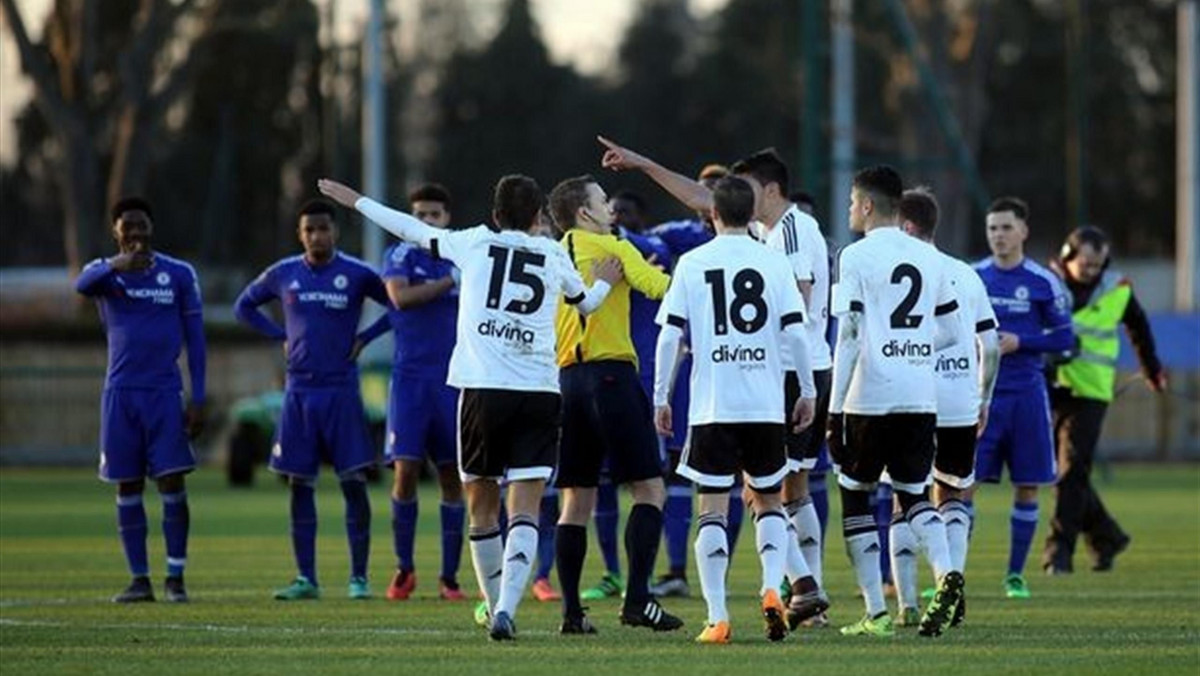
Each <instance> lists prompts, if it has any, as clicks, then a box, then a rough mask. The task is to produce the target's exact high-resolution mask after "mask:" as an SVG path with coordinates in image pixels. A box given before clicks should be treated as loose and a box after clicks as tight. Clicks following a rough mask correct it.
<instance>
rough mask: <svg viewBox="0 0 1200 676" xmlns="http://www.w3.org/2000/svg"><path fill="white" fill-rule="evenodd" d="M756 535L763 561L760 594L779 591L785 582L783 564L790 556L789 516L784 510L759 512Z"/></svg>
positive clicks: (755, 529) (756, 516) (755, 527)
mask: <svg viewBox="0 0 1200 676" xmlns="http://www.w3.org/2000/svg"><path fill="white" fill-rule="evenodd" d="M754 536H755V543H756V544H757V546H758V558H759V560H760V561H762V574H763V578H762V587H761V588H760V589H759V591H758V593H759V596H762V595H763V594H765V593H767V591H768V590H771V589H774V590H775V591H776V593H778V591H779V583H781V582H783V566H784V562H785V561H786V560H787V558H788V549H789V543H788V540H789V539H790V540H792V541H793V542H794V541H795V538H789V537H788V528H787V517H785V516H784V515H783V512H781V511H778V510H771V511H769V512H763V513H762V514H757V515H755V517H754Z"/></svg>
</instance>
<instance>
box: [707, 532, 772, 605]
mask: <svg viewBox="0 0 1200 676" xmlns="http://www.w3.org/2000/svg"><path fill="white" fill-rule="evenodd" d="M771 520H772V521H778V519H771ZM725 527H726V519H725V516H724V515H723V514H701V515H700V519H699V526H698V527H697V530H696V542H695V545H694V547H693V548H694V550H695V554H696V567H697V568H698V569H699V570H700V589H701V591H702V592H703V593H704V600H705V602H706V603H708V623H709V624H716V623H717V622H728V621H729V611H728V610H727V609H726V608H725V572H726V571H727V570H728V569H729V537H728V535H727V534H726V532H725Z"/></svg>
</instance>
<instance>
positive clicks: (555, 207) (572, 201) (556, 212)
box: [550, 174, 596, 231]
mask: <svg viewBox="0 0 1200 676" xmlns="http://www.w3.org/2000/svg"><path fill="white" fill-rule="evenodd" d="M595 182H596V179H594V178H592V177H591V175H590V174H584V175H583V176H576V177H574V178H568V179H566V180H565V181H561V182H560V183H559V184H558V185H556V186H554V189H553V190H551V191H550V215H551V216H552V217H554V223H555V224H556V225H558V227H559V228H560V229H562V230H564V231H565V230H570V229H571V228H573V227H575V214H576V213H578V212H579V210H580V209H581V208H583V206H584V205H586V204H587V201H588V193H587V187H588V186H589V185H591V184H593V183H595Z"/></svg>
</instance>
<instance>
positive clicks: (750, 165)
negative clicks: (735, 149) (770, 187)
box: [733, 148, 788, 195]
mask: <svg viewBox="0 0 1200 676" xmlns="http://www.w3.org/2000/svg"><path fill="white" fill-rule="evenodd" d="M733 173H735V174H748V175H750V176H753V177H754V180H756V181H758V182H759V183H760V184H761V185H762V187H764V188H765V187H767V184H768V183H774V184H776V185H778V186H779V194H780V195H786V194H788V168H787V165H786V164H784V163H783V160H782V159H780V157H779V153H777V152H775V149H774V148H765V149H763V150H760V151H758V152H756V153H754V154H753V155H750V156H749V157H747V158H745V159H741V160H738V161H737V162H734V164H733Z"/></svg>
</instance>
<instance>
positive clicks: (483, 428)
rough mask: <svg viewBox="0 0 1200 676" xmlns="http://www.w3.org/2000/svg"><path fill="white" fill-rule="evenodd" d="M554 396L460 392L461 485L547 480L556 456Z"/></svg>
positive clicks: (556, 407)
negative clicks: (467, 482)
mask: <svg viewBox="0 0 1200 676" xmlns="http://www.w3.org/2000/svg"><path fill="white" fill-rule="evenodd" d="M560 409H561V398H560V397H559V396H558V394H556V393H554V392H523V391H519V390H475V389H464V390H463V391H462V393H461V394H460V395H459V399H458V470H459V473H460V474H462V478H463V480H464V481H472V480H474V479H499V478H501V477H504V478H506V479H508V480H509V481H522V480H527V479H549V478H550V476H551V475H552V474H553V473H554V461H555V456H556V454H557V453H558V428H559V415H560Z"/></svg>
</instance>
